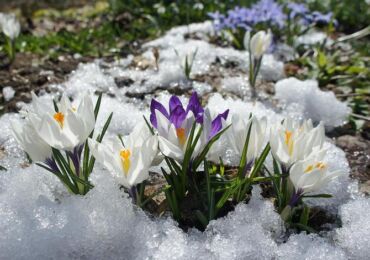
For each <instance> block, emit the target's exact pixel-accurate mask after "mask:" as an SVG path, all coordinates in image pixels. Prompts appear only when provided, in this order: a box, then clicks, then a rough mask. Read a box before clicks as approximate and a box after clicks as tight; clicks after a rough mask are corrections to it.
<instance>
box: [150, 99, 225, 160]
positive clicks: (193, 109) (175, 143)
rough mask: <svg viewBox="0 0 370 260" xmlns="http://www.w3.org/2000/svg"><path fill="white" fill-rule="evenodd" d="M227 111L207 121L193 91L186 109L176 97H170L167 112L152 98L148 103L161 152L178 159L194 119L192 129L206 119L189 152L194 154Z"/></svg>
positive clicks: (208, 137) (218, 128) (207, 139)
mask: <svg viewBox="0 0 370 260" xmlns="http://www.w3.org/2000/svg"><path fill="white" fill-rule="evenodd" d="M227 114H228V112H227V111H225V112H224V113H223V114H220V115H218V116H216V118H215V119H213V120H211V119H210V116H209V112H207V116H206V117H204V109H203V107H202V106H201V104H200V103H199V100H198V95H197V94H196V93H195V92H194V93H193V94H192V96H191V97H190V100H189V103H188V105H187V107H186V108H184V107H183V105H182V103H181V101H180V100H179V98H178V97H176V96H172V97H171V99H170V102H169V111H167V109H166V108H165V107H164V106H163V105H162V104H161V103H159V102H158V101H156V100H155V99H153V100H152V103H151V115H150V120H151V123H152V125H153V127H154V128H155V129H157V131H158V135H159V147H160V150H161V152H162V153H163V154H164V155H166V156H168V157H171V158H174V159H177V160H180V161H181V160H182V159H183V157H184V154H185V150H186V146H187V142H188V138H189V135H190V132H191V128H192V126H193V123H194V122H196V123H197V126H196V131H198V130H199V128H200V126H201V125H202V124H203V121H204V119H205V118H206V124H205V128H204V130H203V133H202V138H201V141H200V142H199V143H198V144H197V146H196V147H195V151H194V153H193V155H196V154H197V151H199V150H200V149H201V148H202V147H203V146H204V143H205V142H208V141H209V139H211V138H212V137H213V136H214V135H215V134H217V132H218V131H219V130H220V129H221V128H222V118H224V119H225V118H226V117H227Z"/></svg>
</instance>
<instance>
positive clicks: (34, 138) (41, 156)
mask: <svg viewBox="0 0 370 260" xmlns="http://www.w3.org/2000/svg"><path fill="white" fill-rule="evenodd" d="M12 130H13V135H14V138H15V139H16V140H17V142H18V143H19V145H20V146H21V147H22V149H23V150H24V151H25V152H26V153H27V154H28V155H29V156H30V158H31V159H32V161H34V162H45V161H46V160H47V159H48V158H50V157H51V147H50V146H49V145H48V144H47V143H46V142H45V141H44V140H43V139H42V138H41V137H40V136H39V135H38V133H37V132H36V130H35V128H34V127H33V125H32V124H31V122H30V121H29V120H26V122H25V123H24V124H21V123H20V122H19V121H12Z"/></svg>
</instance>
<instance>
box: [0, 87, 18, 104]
mask: <svg viewBox="0 0 370 260" xmlns="http://www.w3.org/2000/svg"><path fill="white" fill-rule="evenodd" d="M14 95H15V90H14V89H13V88H12V87H4V88H3V96H4V99H5V101H6V102H7V101H9V100H11V99H12V98H13V97H14Z"/></svg>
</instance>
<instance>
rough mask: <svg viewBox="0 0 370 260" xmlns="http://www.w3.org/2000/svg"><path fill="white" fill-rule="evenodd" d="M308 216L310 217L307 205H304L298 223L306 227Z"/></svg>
mask: <svg viewBox="0 0 370 260" xmlns="http://www.w3.org/2000/svg"><path fill="white" fill-rule="evenodd" d="M309 216H310V208H309V207H308V206H307V205H304V206H303V211H302V214H301V217H300V219H299V223H300V224H302V225H305V226H307V224H308V218H309Z"/></svg>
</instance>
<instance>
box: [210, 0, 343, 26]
mask: <svg viewBox="0 0 370 260" xmlns="http://www.w3.org/2000/svg"><path fill="white" fill-rule="evenodd" d="M286 7H287V9H288V10H289V18H290V19H294V18H297V17H300V19H299V20H298V21H297V22H298V23H299V24H301V25H304V26H308V25H310V24H314V23H315V24H328V23H330V22H331V21H332V18H333V14H332V13H328V14H322V13H320V12H317V11H315V12H312V13H310V11H309V10H308V8H307V6H306V5H305V4H301V3H288V4H287V5H286ZM208 16H209V17H211V18H212V19H213V23H214V28H215V30H217V31H220V30H223V29H231V30H235V29H237V28H242V29H244V30H246V31H251V30H252V28H254V27H255V26H258V25H261V24H264V25H267V26H269V27H278V28H279V29H284V28H285V27H286V20H287V18H288V16H287V14H285V13H284V5H281V4H279V3H277V2H276V1H275V0H261V1H259V2H257V3H255V4H254V5H252V6H251V7H250V8H245V7H239V6H237V7H235V8H234V9H231V10H229V11H227V14H225V15H223V14H220V13H219V12H215V13H209V14H208ZM333 22H334V25H337V21H336V20H334V21H333Z"/></svg>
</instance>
